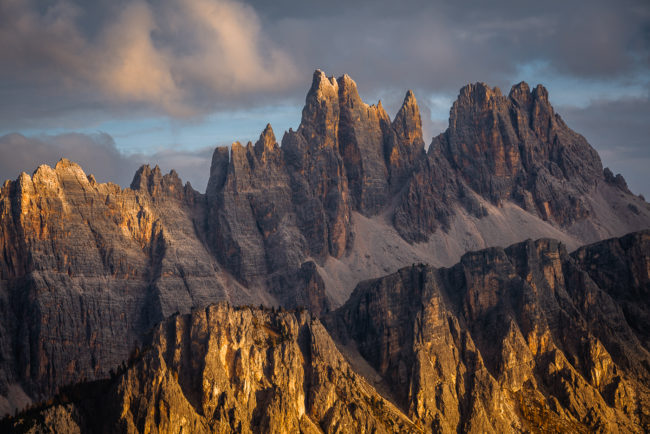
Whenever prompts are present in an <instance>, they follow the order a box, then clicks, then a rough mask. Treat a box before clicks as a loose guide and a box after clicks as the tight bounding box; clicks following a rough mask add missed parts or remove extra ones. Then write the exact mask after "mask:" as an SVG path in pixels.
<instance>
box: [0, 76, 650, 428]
mask: <svg viewBox="0 0 650 434" xmlns="http://www.w3.org/2000/svg"><path fill="white" fill-rule="evenodd" d="M649 228H650V204H648V203H647V202H645V199H644V198H643V197H639V196H635V195H634V194H632V193H631V192H630V191H629V189H628V188H627V185H626V183H625V180H624V178H623V177H622V176H621V175H616V176H614V174H613V173H612V172H611V171H610V170H609V169H606V168H605V169H603V167H602V163H601V161H600V158H599V156H598V154H597V152H596V151H595V150H594V149H593V148H592V147H591V146H590V145H589V144H588V143H587V141H586V140H585V139H584V137H582V136H581V135H579V134H577V133H576V132H574V131H572V130H571V129H570V128H569V127H568V126H567V125H566V124H565V123H564V121H563V120H562V118H561V117H560V116H559V115H558V114H556V113H555V111H554V109H553V107H552V106H551V104H550V102H549V95H548V92H547V90H546V89H545V88H544V87H543V86H540V85H538V86H537V87H535V88H534V89H532V90H531V89H530V88H529V86H528V85H527V84H526V83H523V82H522V83H519V84H516V85H514V86H513V87H512V89H511V90H510V92H509V94H508V95H507V96H505V95H503V94H502V93H501V91H500V90H499V89H498V88H490V87H489V86H487V85H485V84H483V83H476V84H470V85H467V86H465V87H463V88H462V89H461V90H460V93H459V95H458V98H457V100H456V101H455V102H454V104H453V106H452V108H451V111H450V118H449V126H448V128H447V130H446V131H445V132H443V133H442V134H440V135H439V136H437V137H435V138H433V140H432V141H431V143H430V144H429V146H428V147H426V146H425V141H424V138H423V134H422V121H421V117H420V112H419V108H418V105H417V101H416V99H415V96H414V94H413V93H412V92H411V91H409V92H407V93H406V96H405V98H404V102H403V104H402V106H401V108H400V109H399V111H398V112H397V114H396V115H395V117H394V118H393V119H392V120H391V119H390V117H389V116H388V114H387V113H386V111H385V110H384V108H383V107H382V105H381V102H379V103H378V104H376V105H367V104H366V103H364V102H363V101H362V100H361V98H360V97H359V94H358V91H357V86H356V84H355V82H354V81H353V80H352V79H351V78H350V77H348V76H347V75H343V76H342V77H339V78H334V77H327V76H326V75H325V74H324V73H323V72H322V71H316V72H315V73H314V76H313V81H312V86H311V88H310V90H309V91H308V93H307V97H306V102H305V106H304V108H303V112H302V120H301V122H300V126H299V127H298V129H297V130H296V131H293V130H289V131H288V132H285V133H284V135H283V137H282V140H281V143H278V142H277V139H276V137H275V134H274V132H273V130H272V128H271V126H270V125H268V126H267V127H266V129H265V130H264V131H263V132H262V133H261V135H260V138H259V140H258V141H257V142H256V143H255V144H252V143H248V144H246V145H245V146H244V145H242V144H240V143H238V142H235V143H233V144H232V146H231V147H230V148H226V147H218V148H216V149H215V152H214V155H213V158H212V164H211V168H210V178H209V182H208V187H207V191H206V192H205V193H200V192H197V191H196V190H194V189H193V188H192V186H191V185H190V184H189V183H188V184H185V185H183V183H182V181H181V180H180V178H179V177H178V175H177V174H176V173H175V172H174V171H172V172H170V173H169V174H164V175H163V174H162V173H161V171H160V169H159V168H158V167H155V168H153V169H152V168H151V167H149V166H143V167H141V168H140V169H139V170H138V171H137V173H136V174H135V176H134V178H133V182H132V183H131V187H130V188H127V189H123V188H121V187H120V186H118V185H115V184H112V183H106V184H100V183H98V182H97V181H96V180H95V179H94V177H93V176H92V175H87V174H86V173H84V171H83V170H82V168H81V167H79V166H78V165H77V164H75V163H73V162H71V161H69V160H66V159H63V160H61V161H59V163H58V164H57V165H56V167H54V168H51V167H48V166H45V165H44V166H40V167H39V168H38V169H37V170H36V171H35V172H34V173H33V174H32V175H31V176H30V175H28V174H26V173H23V174H21V175H20V176H19V178H18V179H17V180H14V181H6V182H5V183H4V185H3V186H2V189H1V190H0V251H1V252H2V255H1V256H0V312H1V315H0V413H4V412H7V413H13V412H14V411H15V410H16V409H20V408H23V407H25V406H26V405H28V404H32V403H36V402H41V403H42V404H40V405H35V404H32V406H33V408H32V409H31V410H29V411H27V412H25V413H22V414H21V415H19V416H18V417H17V418H14V419H6V420H5V421H3V423H4V424H5V426H11V427H12V428H13V429H16V430H26V431H28V430H29V429H32V430H36V431H34V432H48V430H52V431H54V432H57V431H74V430H78V431H79V430H80V431H82V432H86V431H93V432H94V431H97V432H99V431H102V432H103V431H110V432H114V431H115V430H117V431H128V432H142V431H178V430H180V428H181V427H182V428H183V429H186V430H190V431H192V432H199V431H219V432H225V431H231V430H233V431H242V432H243V431H246V432H248V431H253V432H256V431H259V430H262V431H269V432H277V431H289V432H297V431H302V432H321V431H325V432H341V431H343V432H350V431H357V432H358V431H379V432H385V431H413V432H418V431H425V432H431V431H433V432H439V431H441V432H452V431H463V432H465V431H467V432H479V431H498V432H502V431H537V430H541V431H567V430H568V431H591V430H604V431H615V430H621V431H631V432H634V431H643V430H648V429H650V404H649V401H648V399H650V389H649V388H648V386H647V385H648V384H650V381H649V379H650V353H648V351H649V350H650V346H649V344H650V341H649V337H650V336H649V335H648V332H647V330H646V329H647V324H649V323H650V321H649V320H650V304H648V300H650V299H649V298H648V296H649V295H650V232H648V230H647V229H649ZM631 232H634V233H631ZM628 233H631V234H629V235H626V234H628ZM532 240H537V241H532ZM603 240H606V241H603ZM508 246H509V247H508ZM215 303H216V304H215ZM253 306H260V307H257V308H254V307H253ZM125 361H128V362H126V363H125ZM105 396H110V400H109V401H110V405H107V404H106V400H105V398H104V397H105ZM48 400H49V401H48Z"/></svg>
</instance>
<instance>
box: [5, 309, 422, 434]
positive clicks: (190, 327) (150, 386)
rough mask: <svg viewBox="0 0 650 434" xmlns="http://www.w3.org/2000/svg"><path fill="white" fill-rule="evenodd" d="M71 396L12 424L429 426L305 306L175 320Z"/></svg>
mask: <svg viewBox="0 0 650 434" xmlns="http://www.w3.org/2000/svg"><path fill="white" fill-rule="evenodd" d="M70 395H73V396H72V398H70V397H69V396H67V395H66V397H65V398H64V399H66V400H67V401H71V402H66V403H59V404H54V405H50V406H48V407H45V408H44V409H42V410H38V409H37V410H35V411H32V412H30V413H28V414H27V415H25V416H24V417H19V418H17V419H16V420H10V421H5V422H4V423H5V425H6V427H8V428H12V429H16V430H20V429H27V428H29V427H30V426H31V427H32V429H33V430H36V431H39V430H41V432H47V431H48V430H49V429H52V428H55V427H65V428H66V430H68V429H70V430H76V431H78V432H79V431H82V432H107V433H108V432H111V433H112V432H128V433H135V432H185V431H188V432H246V433H248V432H250V433H253V432H306V433H319V432H328V433H329V432H419V431H420V430H419V429H418V428H417V427H415V426H414V425H413V424H412V423H411V422H410V421H409V420H408V419H407V418H406V417H405V416H404V415H403V414H402V413H401V412H400V411H399V410H398V409H397V408H396V407H395V406H393V405H392V404H391V403H390V402H388V401H386V400H385V399H383V398H382V397H381V396H380V395H379V394H377V392H376V391H375V390H374V389H373V388H372V387H371V386H370V385H369V384H368V383H367V382H366V381H365V380H364V379H363V378H362V377H361V376H360V375H358V374H357V373H355V372H354V371H353V370H352V369H351V367H350V365H349V364H348V363H347V362H346V361H345V359H344V358H343V356H342V355H341V354H340V353H339V352H338V350H337V348H336V346H335V344H334V342H333V341H332V340H331V338H330V337H329V335H328V334H327V332H326V331H325V329H324V328H323V326H322V325H321V324H320V322H319V321H318V320H317V319H314V318H313V317H312V316H311V315H310V314H309V313H307V312H305V311H299V312H294V313H288V312H284V313H279V312H278V313H275V312H271V311H269V310H259V309H250V308H246V307H245V308H240V309H234V308H230V307H228V306H226V305H225V304H219V305H216V306H210V307H208V308H206V309H201V310H197V311H194V312H193V313H192V314H191V315H180V316H174V317H172V318H171V319H169V320H168V321H166V322H164V323H162V324H161V325H159V326H158V327H157V328H156V329H155V331H154V332H153V337H152V339H151V343H150V344H149V345H148V346H147V347H145V349H144V351H143V353H142V354H140V355H138V356H137V357H134V358H133V359H132V360H131V361H130V362H129V366H128V368H125V369H123V370H121V372H120V373H119V374H118V375H117V376H116V377H115V378H114V379H113V380H112V381H111V383H110V384H109V385H106V384H105V383H101V382H98V383H95V384H90V385H88V386H86V388H85V390H83V393H77V394H76V395H75V394H70ZM62 399H63V398H62V397H59V399H58V401H62Z"/></svg>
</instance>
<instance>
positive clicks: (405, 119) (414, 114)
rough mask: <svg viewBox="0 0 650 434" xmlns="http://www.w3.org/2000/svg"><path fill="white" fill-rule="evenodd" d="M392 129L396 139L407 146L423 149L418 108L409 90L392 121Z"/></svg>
mask: <svg viewBox="0 0 650 434" xmlns="http://www.w3.org/2000/svg"><path fill="white" fill-rule="evenodd" d="M393 129H394V130H395V132H396V133H397V135H398V137H399V138H400V139H401V140H403V141H405V142H406V143H407V144H408V145H410V146H414V147H417V148H422V149H424V139H423V138H422V118H421V117H420V108H419V107H418V102H417V100H416V99H415V95H414V94H413V91H411V90H409V91H408V92H406V96H404V102H403V103H402V106H401V107H400V109H399V111H398V112H397V115H395V119H394V120H393Z"/></svg>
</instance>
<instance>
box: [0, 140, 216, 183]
mask: <svg viewBox="0 0 650 434" xmlns="http://www.w3.org/2000/svg"><path fill="white" fill-rule="evenodd" d="M213 151H214V148H212V147H208V148H203V149H198V150H191V151H188V150H182V149H179V150H162V151H158V152H155V153H153V154H142V153H139V154H128V155H127V154H124V153H122V152H120V151H119V150H118V149H117V147H116V146H115V141H114V140H113V138H112V137H111V136H110V135H108V134H106V133H98V134H79V133H67V134H59V135H51V136H47V135H42V136H38V137H26V136H24V135H22V134H17V133H13V134H7V135H4V136H1V137H0V155H2V156H3V158H2V159H0V180H5V179H16V178H17V177H18V175H19V174H20V172H25V171H26V172H30V171H34V170H35V169H36V168H37V167H38V166H40V165H41V164H48V165H49V166H54V165H55V164H56V162H57V161H59V160H60V159H61V158H63V157H65V158H69V159H71V160H73V161H75V162H76V163H78V164H79V165H80V166H81V167H82V168H83V169H84V171H85V172H86V173H88V174H91V173H92V174H93V175H95V178H96V179H97V181H99V182H108V181H110V182H114V183H116V184H120V185H121V186H122V187H128V186H129V185H130V184H131V181H132V179H133V175H134V174H135V171H136V170H137V168H138V167H140V166H141V165H142V164H150V165H152V166H153V165H156V164H157V165H159V166H160V168H161V170H163V171H164V172H169V171H170V170H171V169H175V170H176V172H178V174H179V176H180V177H181V179H183V181H190V183H191V184H192V186H193V187H194V188H195V189H197V190H199V191H201V192H203V191H205V187H206V185H207V182H208V177H209V175H210V162H211V156H212V152H213Z"/></svg>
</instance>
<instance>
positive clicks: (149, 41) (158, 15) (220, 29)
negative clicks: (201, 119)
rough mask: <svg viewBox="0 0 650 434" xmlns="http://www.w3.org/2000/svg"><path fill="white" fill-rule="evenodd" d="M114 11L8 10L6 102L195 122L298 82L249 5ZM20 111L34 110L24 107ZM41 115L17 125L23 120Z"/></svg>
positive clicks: (77, 7)
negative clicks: (214, 111) (161, 115)
mask: <svg viewBox="0 0 650 434" xmlns="http://www.w3.org/2000/svg"><path fill="white" fill-rule="evenodd" d="M115 3H116V4H115V5H114V6H110V5H108V4H107V2H102V1H99V2H76V3H75V2H73V1H70V0H54V1H51V2H47V3H43V2H38V1H33V0H32V1H30V0H4V1H3V2H1V3H0V59H2V66H3V67H2V68H1V69H0V78H1V79H2V80H3V82H4V83H6V84H7V89H8V90H6V91H5V90H4V89H3V93H5V92H6V93H7V94H8V95H5V96H13V97H15V98H16V100H19V101H20V100H23V101H24V100H27V101H28V102H29V103H32V104H33V103H34V102H36V103H39V104H45V105H46V106H49V107H51V108H52V107H56V108H58V109H64V110H65V109H68V110H69V109H71V108H72V109H74V108H75V107H78V106H90V107H101V108H104V109H111V108H113V109H122V110H124V109H126V110H127V111H128V110H135V109H140V110H142V109H145V110H150V111H154V112H158V113H164V114H167V115H170V116H173V117H187V116H193V115H196V114H200V113H204V112H206V111H210V110H211V109H214V107H215V106H216V105H219V104H221V105H228V104H234V102H235V100H236V99H237V98H242V99H245V95H247V94H257V93H260V94H267V93H268V94H274V95H275V94H277V93H278V92H279V91H284V90H286V89H287V87H289V86H290V85H291V84H292V82H293V80H294V79H295V77H296V72H295V69H294V65H293V63H292V59H291V57H290V56H289V55H288V54H287V53H286V52H285V51H283V50H281V49H280V48H278V47H276V46H275V45H273V43H271V42H270V41H269V40H268V38H266V37H265V35H264V34H263V31H262V27H261V24H260V22H259V19H258V17H257V15H256V13H255V11H254V10H253V8H251V7H250V6H247V5H245V4H243V3H240V2H237V1H234V0H217V1H211V0H161V1H157V2H153V1H152V2H147V1H143V0H135V1H130V2H123V1H121V2H120V1H118V2H115ZM98 10H100V11H101V13H98ZM93 17H94V18H93ZM91 24H92V25H91ZM3 106H4V104H3ZM16 108H18V109H23V110H26V111H27V110H30V106H29V105H23V104H21V103H20V102H19V103H18V106H17V107H13V108H12V109H13V111H14V112H15V110H16ZM38 111H39V110H38V109H37V110H34V109H33V107H32V109H31V113H19V114H18V115H14V116H10V117H11V118H12V120H14V121H18V120H19V116H24V115H28V116H34V115H36V116H38ZM2 112H3V113H2V114H3V115H4V114H5V113H6V114H9V115H10V113H9V112H10V110H8V109H7V110H2ZM45 115H47V113H45ZM5 122H6V120H5Z"/></svg>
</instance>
